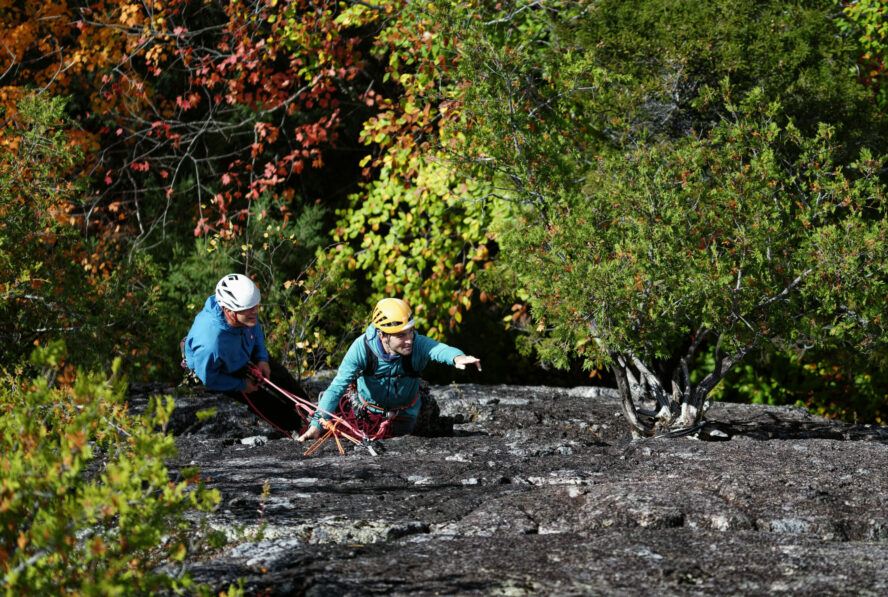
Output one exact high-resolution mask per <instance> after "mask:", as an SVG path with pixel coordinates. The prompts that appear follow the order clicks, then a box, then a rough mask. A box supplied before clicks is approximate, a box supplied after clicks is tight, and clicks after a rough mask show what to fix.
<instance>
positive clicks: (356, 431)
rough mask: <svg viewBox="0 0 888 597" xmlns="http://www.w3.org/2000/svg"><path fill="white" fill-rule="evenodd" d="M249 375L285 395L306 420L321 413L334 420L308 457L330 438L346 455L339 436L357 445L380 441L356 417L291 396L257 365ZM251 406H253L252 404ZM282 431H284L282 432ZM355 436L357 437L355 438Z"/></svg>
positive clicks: (253, 366) (326, 426) (309, 451)
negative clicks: (366, 440) (349, 417)
mask: <svg viewBox="0 0 888 597" xmlns="http://www.w3.org/2000/svg"><path fill="white" fill-rule="evenodd" d="M249 373H250V375H252V376H253V377H254V378H255V379H256V381H257V382H259V383H261V384H263V385H266V386H268V387H271V388H274V389H275V390H277V391H278V392H279V393H280V394H281V395H283V396H285V397H286V398H288V399H289V400H291V401H292V402H293V404H295V405H296V408H297V409H298V410H302V411H304V412H305V413H306V415H307V417H306V418H308V419H311V417H313V416H314V414H315V413H316V412H320V413H322V414H324V415H327V416H328V417H329V418H330V419H332V423H330V424H327V425H324V427H325V428H326V429H327V430H328V432H327V434H326V435H325V436H323V437H322V438H321V439H320V440H319V441H318V442H315V445H313V446H312V447H311V448H309V449H308V450H306V455H308V454H311V453H312V452H314V451H315V450H317V448H318V447H320V443H323V441H324V440H326V439H327V438H329V437H330V436H333V437H334V438H335V439H336V443H337V444H338V445H339V451H340V452H341V453H343V454H344V453H345V451H344V450H343V449H342V445H341V444H340V443H339V436H340V435H341V436H343V437H345V438H347V439H349V440H350V441H352V442H354V443H356V444H360V443H361V441H362V440H365V439H380V438H378V437H369V436H368V435H367V434H366V433H365V432H364V431H363V429H361V428H360V427H359V426H357V425H355V424H354V423H356V422H357V421H356V420H355V419H354V417H351V419H352V420H351V421H350V420H346V419H344V418H343V417H341V416H339V415H336V414H334V413H331V412H329V411H326V410H324V409H322V408H321V407H320V406H316V405H315V404H314V403H312V402H310V401H308V400H306V399H305V398H300V397H299V396H296V395H295V394H291V393H290V392H288V391H287V390H285V389H283V388H281V387H279V386H277V385H275V384H274V383H273V382H272V381H271V380H269V379H268V378H266V377H265V376H264V375H263V374H262V371H261V370H260V369H259V368H258V367H256V366H255V365H252V364H251V366H250V369H249ZM244 396H246V394H244ZM247 402H249V399H248V400H247ZM250 406H253V405H252V403H250ZM253 408H254V409H256V407H255V406H253ZM256 412H259V411H258V409H256ZM259 415H260V416H261V417H262V418H263V419H265V416H264V415H262V413H261V412H259ZM265 420H266V421H268V419H265ZM268 422H269V423H270V424H271V425H273V426H274V427H277V425H274V423H271V421H268ZM340 426H342V427H346V428H347V429H348V430H349V431H350V432H351V433H346V432H344V431H342V430H341V429H339V427H340ZM277 428H278V429H280V427H277ZM281 431H283V430H281ZM284 433H286V432H284ZM287 436H288V437H291V436H290V434H287ZM353 436H355V437H353Z"/></svg>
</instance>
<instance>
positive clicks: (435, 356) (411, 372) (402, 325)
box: [298, 298, 481, 441]
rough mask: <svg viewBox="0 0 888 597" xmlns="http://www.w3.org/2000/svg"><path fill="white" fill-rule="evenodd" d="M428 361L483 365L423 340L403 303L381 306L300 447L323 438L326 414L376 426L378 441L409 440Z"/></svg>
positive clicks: (321, 402)
mask: <svg viewBox="0 0 888 597" xmlns="http://www.w3.org/2000/svg"><path fill="white" fill-rule="evenodd" d="M429 361H436V362H439V363H444V364H448V365H453V366H454V367H456V368H457V369H465V368H466V366H468V365H474V366H475V367H477V369H478V371H481V361H480V359H477V358H475V357H473V356H469V355H466V354H465V353H463V351H461V350H459V349H458V348H454V347H452V346H448V345H446V344H443V343H441V342H437V341H435V340H432V339H431V338H429V337H427V336H423V335H422V334H419V333H417V332H416V330H415V329H414V321H413V313H412V311H411V310H410V307H409V306H408V305H407V303H406V302H404V301H403V300H401V299H396V298H385V299H382V300H381V301H379V302H378V303H377V304H376V308H374V309H373V315H372V316H371V318H370V325H369V326H368V327H367V330H366V331H365V332H364V334H363V335H362V336H360V337H358V338H357V339H355V341H354V342H353V343H352V345H351V346H350V347H349V349H348V352H347V353H346V355H345V358H344V359H343V360H342V364H341V365H340V367H339V371H338V372H337V374H336V377H335V378H334V379H333V381H332V382H331V383H330V385H329V387H327V389H326V390H325V391H324V392H323V394H321V398H320V400H319V402H318V410H317V412H315V415H314V416H313V417H312V421H311V425H310V426H309V427H308V429H307V430H306V431H305V432H304V433H303V434H302V435H301V436H299V438H298V439H299V441H305V440H308V439H314V438H317V437H320V435H321V427H322V421H323V420H324V419H329V418H330V417H329V415H328V414H326V413H334V412H335V413H336V414H343V415H346V416H349V417H351V418H354V419H356V420H359V421H361V420H363V421H371V422H372V423H373V426H374V427H375V428H374V429H373V430H372V433H369V434H368V435H372V436H373V437H375V438H382V437H391V436H397V435H406V434H409V433H411V432H412V431H413V429H414V426H415V425H416V419H417V415H418V414H419V410H420V406H421V405H422V400H421V398H420V391H419V373H420V372H421V371H422V370H423V369H425V367H426V365H428V363H429Z"/></svg>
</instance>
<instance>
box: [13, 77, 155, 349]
mask: <svg viewBox="0 0 888 597" xmlns="http://www.w3.org/2000/svg"><path fill="white" fill-rule="evenodd" d="M64 104H65V102H64V101H63V100H61V99H60V98H50V97H49V96H48V95H46V94H44V95H40V96H25V97H23V98H21V99H20V100H19V101H18V102H17V103H16V104H14V105H13V106H11V107H7V108H6V111H5V112H4V113H3V115H2V116H3V119H4V124H3V127H2V129H0V324H2V325H0V330H2V331H0V363H2V364H3V365H4V366H11V365H15V364H17V363H18V362H19V361H20V360H21V359H22V357H24V356H27V355H28V354H30V352H31V350H33V347H34V345H35V344H36V345H39V344H42V343H46V342H47V341H49V340H52V339H59V338H63V339H65V340H66V341H67V343H68V345H69V347H70V348H71V350H73V351H77V352H78V353H80V354H81V355H82V360H81V362H82V363H83V364H87V363H88V364H91V365H93V366H99V365H102V364H108V363H106V362H105V361H106V360H108V359H109V356H110V355H111V354H112V352H113V350H114V347H116V349H117V350H118V351H127V352H129V351H130V350H137V351H138V350H139V349H138V348H136V347H137V346H138V344H139V343H138V342H135V343H133V340H134V338H135V337H137V336H138V335H139V330H138V327H137V326H136V325H135V323H134V322H135V321H137V311H138V310H139V309H142V308H145V307H146V306H148V305H150V298H149V297H148V296H147V295H146V294H144V293H142V292H141V291H140V290H139V289H138V288H136V287H134V286H133V285H131V284H130V280H129V277H128V274H129V273H132V272H133V271H134V270H133V269H131V268H128V267H126V266H125V265H124V266H115V267H113V268H112V267H111V263H112V261H114V257H115V256H116V255H117V253H116V247H115V245H114V243H113V242H111V243H99V242H90V241H88V240H85V239H84V238H83V237H82V235H81V234H79V232H78V230H77V228H76V222H77V221H76V219H75V218H73V217H72V216H71V214H70V208H71V205H74V204H77V202H78V201H79V199H80V197H82V195H83V190H82V185H81V184H80V181H79V179H78V177H77V175H76V173H75V171H76V167H77V166H78V165H79V164H80V161H79V152H78V151H77V148H76V146H75V145H74V144H73V143H72V141H71V139H70V124H69V123H67V122H66V121H65V119H64V118H63V109H64ZM111 240H113V239H111ZM134 344H135V346H134ZM87 347H88V348H89V350H86V348H87Z"/></svg>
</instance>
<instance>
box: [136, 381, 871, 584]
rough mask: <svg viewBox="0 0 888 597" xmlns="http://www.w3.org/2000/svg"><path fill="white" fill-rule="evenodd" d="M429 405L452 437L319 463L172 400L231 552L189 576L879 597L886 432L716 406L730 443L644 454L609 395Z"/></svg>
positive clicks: (690, 443) (480, 397)
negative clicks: (447, 422) (214, 494)
mask: <svg viewBox="0 0 888 597" xmlns="http://www.w3.org/2000/svg"><path fill="white" fill-rule="evenodd" d="M149 391H168V392H172V391H173V390H169V389H167V390H164V389H163V388H147V389H146V388H134V392H133V397H132V405H133V408H135V409H138V407H139V404H142V403H144V401H145V395H146V394H147V393H149ZM432 395H433V396H434V397H435V399H436V401H437V402H438V404H439V406H440V408H441V412H442V414H444V415H446V416H448V417H451V418H452V419H453V420H454V422H455V425H454V433H453V435H451V436H448V437H430V438H420V437H405V438H397V439H392V440H386V441H385V442H383V445H382V448H383V450H382V451H381V452H380V453H379V454H378V455H376V456H374V455H372V454H370V453H369V452H368V451H367V450H364V449H358V448H352V447H349V448H347V453H346V455H345V456H342V455H340V454H339V452H338V451H337V449H336V447H335V445H334V444H333V443H332V442H328V443H327V444H326V445H325V446H324V447H323V448H322V449H321V450H320V451H319V452H317V453H316V454H314V455H312V456H308V457H306V456H304V455H303V451H304V449H305V447H306V446H304V445H301V444H299V443H297V442H294V441H291V440H288V439H286V438H285V437H283V436H282V435H280V434H279V433H278V434H276V433H275V432H274V430H273V429H271V428H270V427H269V426H267V425H266V424H265V423H264V422H262V421H261V420H258V419H257V418H256V417H253V416H252V415H251V414H250V413H249V412H248V411H247V410H246V408H245V407H243V406H242V405H240V404H237V403H234V402H229V401H227V399H225V398H224V397H220V396H216V395H212V394H200V393H199V392H198V393H191V394H190V395H188V396H184V397H182V400H181V401H180V400H179V398H177V403H178V404H180V407H179V408H177V413H175V417H174V418H175V420H174V424H173V425H172V426H171V431H172V432H173V433H174V434H175V435H176V442H177V446H178V448H179V455H178V458H177V459H176V460H175V461H173V462H171V463H170V467H171V469H172V470H173V471H174V472H175V470H176V469H177V468H179V467H187V466H198V467H199V468H200V470H201V471H202V474H203V475H204V477H205V478H206V479H207V483H208V484H209V485H210V486H211V487H215V488H216V489H218V490H219V491H220V493H221V495H222V503H221V504H220V506H219V508H218V509H217V510H216V511H215V512H212V513H209V514H207V515H205V516H204V517H203V519H202V521H201V522H202V523H203V524H204V525H207V526H208V527H209V528H212V529H217V530H221V531H223V532H224V533H225V536H226V537H227V538H228V542H229V543H228V545H227V546H226V547H225V548H223V549H220V550H218V551H217V552H214V553H211V554H202V555H201V558H200V559H199V560H197V559H195V560H194V561H189V562H188V565H189V569H190V571H191V573H192V574H193V575H194V577H195V578H196V579H197V580H200V581H202V582H207V583H209V584H211V585H212V586H214V587H217V588H219V589H220V590H221V589H223V588H225V587H226V586H227V585H228V583H231V582H233V581H234V579H237V578H243V579H244V582H245V585H244V586H245V588H246V590H247V592H248V594H259V593H264V594H269V595H292V594H306V595H367V594H390V595H416V594H419V595H434V594H451V595H532V594H533V595H535V594H554V595H713V596H714V595H719V596H721V595H771V594H778V595H779V594H785V595H850V594H853V595H886V594H888V567H886V566H885V562H886V561H888V430H886V429H885V428H882V427H872V426H863V425H848V424H843V423H839V422H836V421H832V420H828V419H823V418H820V417H815V416H812V415H810V414H809V413H807V412H806V411H805V410H804V409H798V408H777V407H767V406H760V405H737V404H716V405H715V406H714V407H713V408H712V409H711V410H710V411H709V412H708V413H707V420H708V424H707V429H709V430H711V431H717V433H701V434H698V435H697V436H695V437H681V438H669V439H667V438H659V439H641V440H639V439H632V437H631V436H630V434H629V431H628V427H626V425H625V424H624V422H623V420H622V417H621V415H620V408H619V401H618V399H617V397H616V394H615V392H614V391H613V390H611V389H608V388H571V389H561V388H548V387H509V386H482V385H467V386H459V387H456V386H453V385H451V386H441V387H433V388H432ZM210 406H213V407H215V408H216V411H217V412H216V415H214V416H213V417H209V418H206V419H203V420H198V418H197V412H199V411H201V410H205V409H206V408H209V407H210ZM258 436H264V437H265V438H267V439H268V441H267V442H265V443H263V442H262V441H254V440H250V439H249V438H256V437H258ZM244 440H247V441H244ZM263 488H266V489H265V490H263Z"/></svg>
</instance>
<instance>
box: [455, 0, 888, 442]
mask: <svg viewBox="0 0 888 597" xmlns="http://www.w3.org/2000/svg"><path fill="white" fill-rule="evenodd" d="M731 9H732V10H736V12H737V13H739V14H740V15H741V17H738V18H737V20H734V19H733V18H727V19H726V20H725V22H722V16H725V15H729V14H730V11H728V7H727V5H725V4H722V3H676V2H669V1H663V2H657V3H633V2H617V3H609V2H601V3H594V4H589V3H585V2H569V1H565V2H555V3H547V4H546V5H524V4H521V3H500V4H498V5H497V7H496V8H495V9H491V10H488V11H485V10H479V12H480V17H479V18H477V19H473V20H471V21H468V20H465V19H463V18H462V16H463V15H461V14H459V13H452V12H451V13H450V14H451V15H452V16H451V19H453V21H452V22H453V23H454V29H453V31H454V35H456V34H461V35H462V36H463V39H462V42H461V46H460V47H461V48H463V51H464V55H463V56H462V57H461V60H460V64H461V65H462V70H461V75H462V77H461V78H463V79H464V80H467V81H470V82H471V85H470V86H467V87H466V88H465V92H464V94H463V95H462V99H463V104H462V106H461V109H462V112H463V114H464V117H465V119H466V122H467V124H466V126H465V127H464V131H463V132H464V133H465V135H466V137H467V138H468V139H469V140H470V144H469V148H470V150H469V151H463V165H464V168H465V172H467V173H469V174H471V175H475V176H483V177H485V178H486V179H487V180H489V181H491V184H493V185H495V186H497V187H498V188H500V189H501V190H500V195H501V196H502V197H503V198H504V199H507V200H510V201H515V202H519V203H521V204H522V205H523V214H522V216H521V218H520V219H519V220H518V221H517V222H515V223H514V224H513V226H512V227H511V229H502V230H500V234H499V236H498V237H497V240H498V242H499V244H500V248H501V251H502V252H501V255H500V257H499V260H500V264H501V268H500V277H498V278H496V282H497V283H499V284H501V283H503V281H504V280H506V281H510V283H511V284H512V286H513V288H514V289H515V292H516V294H517V295H518V296H519V297H520V298H523V299H525V300H526V301H527V302H528V303H529V304H530V306H531V313H532V315H533V318H534V321H535V323H536V332H537V333H538V335H537V340H536V341H537V348H538V350H539V353H540V355H541V356H542V357H543V358H544V359H545V360H548V361H551V362H554V363H555V364H558V365H561V366H564V365H566V364H567V362H568V359H569V358H570V357H571V356H574V357H579V358H581V359H582V360H583V361H584V362H585V364H586V366H587V367H590V368H594V367H608V368H610V369H611V371H612V373H613V375H614V376H615V378H616V380H617V384H618V387H619V389H620V393H621V396H622V398H623V405H624V412H625V415H626V418H627V420H628V421H629V423H630V424H631V425H632V427H633V428H634V430H635V431H637V432H639V433H644V434H650V433H655V432H656V431H657V430H662V429H665V430H674V429H677V428H687V427H689V426H694V425H695V424H696V423H698V422H699V421H700V420H701V417H702V413H703V410H704V403H705V401H706V399H707V397H708V396H709V394H710V392H711V391H712V390H713V388H714V387H715V386H716V384H717V383H718V382H719V381H720V380H721V379H722V378H723V377H724V376H725V374H726V373H727V372H728V371H730V370H731V368H732V367H733V366H735V365H736V364H737V363H738V362H740V361H741V360H742V359H743V358H744V357H745V356H747V355H749V354H751V353H753V352H754V351H756V350H758V349H760V348H761V347H762V346H763V345H764V344H765V343H776V344H777V345H778V346H780V347H782V348H790V347H796V346H798V347H804V346H808V345H814V344H830V343H841V342H845V343H848V344H849V345H851V346H853V347H854V348H855V350H861V351H867V350H871V349H872V348H873V347H874V346H875V345H877V344H879V343H881V342H883V340H882V339H881V338H882V335H881V332H882V330H883V326H884V322H883V321H882V315H881V313H880V310H881V307H880V306H879V305H880V302H881V301H882V300H883V297H884V294H885V288H886V270H885V265H884V260H883V259H882V257H881V256H882V255H884V254H885V251H886V248H888V247H886V232H888V223H886V205H885V198H884V186H883V184H882V182H881V180H880V176H881V172H882V162H881V159H879V158H876V157H874V156H873V155H872V153H871V152H870V151H868V150H866V149H861V146H862V144H863V142H864V141H866V140H867V139H871V138H872V137H871V135H872V134H873V133H872V130H873V129H875V130H876V131H878V130H880V129H879V127H880V126H881V124H880V123H879V121H878V120H875V121H873V123H874V125H875V126H871V127H869V129H868V130H867V131H864V130H863V129H864V128H865V127H864V125H862V124H861V123H860V122H856V121H854V120H853V119H852V120H847V119H846V118H845V117H846V116H848V115H849V114H856V115H857V116H858V117H859V116H861V115H863V114H870V115H872V114H873V112H872V111H870V112H867V110H868V108H867V105H871V104H868V103H867V101H866V99H865V97H864V96H865V93H863V90H862V89H860V88H859V87H855V85H856V83H855V82H854V81H851V82H850V83H849V82H848V81H847V79H848V77H849V73H850V71H849V69H848V68H847V64H848V63H843V62H842V58H843V57H845V58H847V54H845V53H843V52H844V51H843V49H842V46H841V40H840V39H839V38H838V36H835V35H832V36H830V35H826V36H824V41H817V40H819V39H821V37H820V36H819V35H815V32H824V31H830V28H831V27H833V29H832V30H833V31H834V24H831V22H830V21H829V19H828V17H827V14H826V12H825V10H824V8H823V7H821V8H819V9H818V8H816V7H815V8H811V7H805V8H797V7H794V6H788V5H786V4H785V3H770V4H769V3H765V4H763V3H740V4H737V3H731ZM818 10H820V11H822V12H818ZM714 77H718V79H716V80H713V78H714ZM793 77H795V79H793ZM778 96H779V97H782V98H783V101H778V99H777V98H778ZM812 114H813V115H814V116H816V117H817V118H819V119H821V120H822V121H823V122H820V123H818V122H817V121H815V120H812V117H811V115H812ZM866 124H867V125H869V124H870V123H866ZM706 349H710V350H713V351H714V359H713V361H712V366H711V369H709V370H708V371H703V373H702V375H700V377H701V379H699V380H696V381H692V375H691V372H692V371H693V370H694V368H695V367H696V368H697V370H698V371H700V368H701V367H703V363H702V359H699V358H698V357H700V355H701V351H704V350H706Z"/></svg>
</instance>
